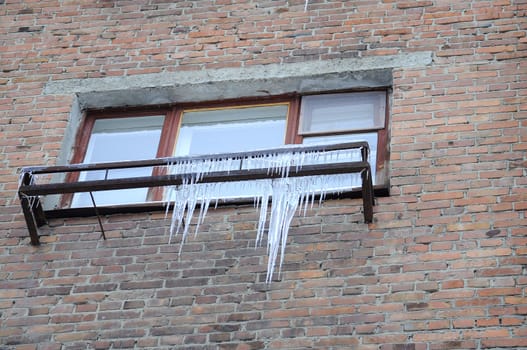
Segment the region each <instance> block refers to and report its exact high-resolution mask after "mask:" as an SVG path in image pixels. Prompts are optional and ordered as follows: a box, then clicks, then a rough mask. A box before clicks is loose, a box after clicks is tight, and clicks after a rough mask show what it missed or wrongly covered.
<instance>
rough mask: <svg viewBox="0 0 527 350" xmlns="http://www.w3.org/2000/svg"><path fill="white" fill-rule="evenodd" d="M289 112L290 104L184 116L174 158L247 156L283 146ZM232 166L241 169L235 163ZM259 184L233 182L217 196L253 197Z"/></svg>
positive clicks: (254, 182) (219, 110) (215, 110)
mask: <svg viewBox="0 0 527 350" xmlns="http://www.w3.org/2000/svg"><path fill="white" fill-rule="evenodd" d="M287 112H288V105H287V104H278V105H267V106H252V107H244V108H222V109H210V110H198V111H189V112H185V113H184V114H183V120H182V123H181V127H180V130H179V134H178V139H177V144H176V149H175V155H176V156H186V155H202V154H214V153H228V152H248V151H254V150H259V149H269V148H275V147H280V146H283V145H284V142H285V130H286V118H287ZM231 166H232V169H237V168H239V164H238V163H236V162H234V163H232V164H231ZM225 170H226V169H225ZM259 182H260V181H258V180H257V181H250V182H243V183H242V182H232V183H230V184H229V186H228V189H226V187H225V186H223V190H222V192H221V193H217V194H216V195H215V196H216V197H217V198H222V199H228V198H246V197H252V195H253V194H254V193H256V191H255V189H256V188H258V187H257V186H258V183H259Z"/></svg>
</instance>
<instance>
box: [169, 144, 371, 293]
mask: <svg viewBox="0 0 527 350" xmlns="http://www.w3.org/2000/svg"><path fill="white" fill-rule="evenodd" d="M360 157H361V153H360V150H357V149H352V150H349V149H348V150H340V151H332V152H327V153H321V152H302V151H294V152H288V153H280V154H265V155H257V156H253V157H248V158H220V159H217V158H214V157H211V158H209V159H200V160H196V159H192V160H182V161H181V162H176V163H173V164H171V165H170V166H169V173H170V174H181V176H182V182H183V183H182V185H178V186H171V187H168V188H167V193H166V194H165V198H166V199H167V202H166V213H167V215H168V212H169V210H170V208H172V219H171V225H170V238H169V242H171V240H172V238H173V236H174V235H177V234H179V233H180V232H182V239H181V246H180V250H179V253H180V254H181V251H182V249H183V245H184V243H185V242H186V240H187V237H188V235H189V232H190V223H191V221H192V218H193V216H194V212H195V211H196V208H197V207H198V206H199V216H198V219H197V223H196V227H195V230H194V234H197V233H198V230H199V226H200V224H202V223H203V221H204V219H205V215H206V214H207V211H208V209H209V206H210V204H211V202H215V205H217V204H218V200H221V199H225V198H252V199H253V201H254V206H255V208H256V209H257V210H259V211H260V216H259V221H258V228H257V234H256V247H259V246H260V245H261V243H262V241H263V237H264V233H265V232H266V221H267V216H268V211H269V202H271V208H270V215H269V224H268V226H267V253H268V264H267V276H266V282H267V283H270V282H271V281H272V279H273V272H274V270H275V265H276V262H277V258H278V253H279V252H280V262H279V274H280V272H281V268H282V264H283V260H284V253H285V247H286V242H287V236H288V232H289V227H290V225H291V221H292V219H293V216H294V214H295V212H296V211H297V210H299V211H300V212H303V214H304V215H305V214H306V211H307V209H308V208H309V207H312V206H313V204H314V201H315V196H317V195H318V196H319V201H322V200H323V199H324V196H325V194H326V193H328V192H339V191H340V190H342V189H349V188H351V187H354V186H357V185H358V184H360V174H358V173H351V174H339V175H329V176H308V177H289V171H290V169H295V170H296V171H298V170H299V169H301V168H302V166H303V165H307V164H324V163H336V162H346V161H348V162H349V161H357V160H360V159H361V158H360ZM250 169H267V173H268V174H279V175H280V177H278V178H274V179H262V180H252V181H236V182H214V183H200V181H201V180H202V178H203V176H204V175H206V174H208V173H213V172H220V171H227V172H229V171H233V170H247V171H249V170H250ZM170 203H173V204H172V206H171V205H170Z"/></svg>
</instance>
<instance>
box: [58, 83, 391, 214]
mask: <svg viewBox="0 0 527 350" xmlns="http://www.w3.org/2000/svg"><path fill="white" fill-rule="evenodd" d="M375 91H377V92H384V93H385V98H386V104H385V116H384V127H383V128H375V129H359V130H353V131H349V130H342V131H331V132H316V133H309V134H306V135H303V134H301V131H300V130H299V128H300V112H301V111H300V109H301V100H302V97H303V96H310V95H326V94H339V93H360V92H375ZM389 96H390V89H389V88H379V89H366V90H357V89H354V90H339V91H334V90H333V91H323V92H317V93H310V94H302V95H301V94H286V95H276V96H265V97H260V98H239V99H230V100H220V101H204V102H184V103H176V104H171V105H162V106H148V107H127V108H108V109H102V110H88V111H84V113H83V118H82V121H81V123H80V127H79V129H78V132H77V135H76V138H75V140H76V141H75V145H74V148H73V152H72V157H71V161H70V164H80V163H83V161H84V158H85V156H86V151H87V148H88V143H89V141H90V137H91V134H92V131H93V127H94V124H95V121H96V120H97V119H104V118H130V117H144V116H149V115H150V116H151V115H164V116H165V120H164V123H163V128H162V130H161V138H160V142H159V145H158V149H157V154H156V157H157V158H162V157H171V156H172V155H173V152H174V150H175V147H176V144H177V139H178V137H179V130H180V127H181V123H182V120H183V113H184V112H185V111H196V110H206V109H222V108H243V107H248V106H265V105H273V104H282V103H284V104H285V103H287V104H288V111H287V116H286V130H285V137H284V145H287V144H302V143H303V139H304V137H312V136H326V135H352V134H360V133H365V132H376V133H377V159H376V160H375V166H376V174H377V176H376V179H374V180H377V181H374V183H375V185H374V187H375V188H378V189H382V190H386V189H387V187H388V181H387V180H388V176H387V173H386V172H387V164H388V157H389V148H388V134H389V132H388V129H389V115H390V106H389V101H390V99H389ZM372 165H373V164H372ZM162 173H163V170H160V169H158V168H154V170H153V173H152V174H153V175H162ZM78 178H79V173H69V174H68V175H67V177H66V181H68V182H74V181H77V180H78ZM72 199H73V195H72V194H64V195H63V196H62V200H61V206H62V207H63V208H66V207H70V205H71V202H72ZM162 200H163V191H162V189H160V188H153V189H150V190H149V191H148V196H147V198H146V200H145V202H149V201H154V202H155V201H162ZM122 205H125V206H126V204H121V205H120V206H122Z"/></svg>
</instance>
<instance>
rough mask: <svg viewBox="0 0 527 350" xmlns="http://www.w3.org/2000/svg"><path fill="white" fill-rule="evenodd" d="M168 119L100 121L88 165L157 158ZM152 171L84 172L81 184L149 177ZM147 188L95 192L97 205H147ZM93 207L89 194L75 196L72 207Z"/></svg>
mask: <svg viewBox="0 0 527 350" xmlns="http://www.w3.org/2000/svg"><path fill="white" fill-rule="evenodd" d="M163 122H164V116H151V117H134V118H110V119H97V120H96V121H95V124H94V126H93V131H92V134H91V136H90V141H89V143H88V147H87V149H86V155H85V157H84V163H102V162H112V161H126V160H142V159H151V158H155V157H156V155H157V149H158V145H159V140H160V137H161V129H162V127H163ZM151 173H152V169H150V168H132V169H116V170H110V171H108V174H105V171H91V172H82V173H81V174H80V176H79V181H91V180H104V179H105V178H107V179H112V178H123V177H140V176H149V175H151ZM147 193H148V189H147V188H138V189H127V190H116V191H99V192H93V196H94V199H95V203H96V204H97V205H110V204H125V203H138V202H144V201H145V200H146V196H147ZM87 206H92V202H91V198H90V196H89V194H88V193H77V194H75V195H74V196H73V202H72V207H87Z"/></svg>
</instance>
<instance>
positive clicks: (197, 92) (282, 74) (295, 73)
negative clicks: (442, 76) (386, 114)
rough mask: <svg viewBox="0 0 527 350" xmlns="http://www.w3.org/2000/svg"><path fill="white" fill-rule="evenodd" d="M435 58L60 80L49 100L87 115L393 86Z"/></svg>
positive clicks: (370, 58)
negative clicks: (67, 100)
mask: <svg viewBox="0 0 527 350" xmlns="http://www.w3.org/2000/svg"><path fill="white" fill-rule="evenodd" d="M431 63H432V53H431V52H415V53H407V54H399V55H391V56H368V57H362V58H349V59H334V60H325V61H309V62H299V63H290V64H272V65H265V66H254V67H243V68H224V69H213V70H202V71H181V72H170V73H156V74H143V75H134V76H121V77H104V78H89V79H71V80H57V81H51V82H49V83H47V84H46V87H45V90H44V93H45V94H49V95H65V94H76V95H77V96H78V102H79V104H80V106H81V108H82V109H86V108H88V109H89V108H105V107H122V106H137V105H160V104H170V103H177V102H201V101H211V100H221V99H230V98H238V97H259V96H266V95H279V94H285V93H301V94H302V93H314V92H318V91H328V90H342V89H353V88H375V87H382V86H390V85H391V84H392V69H394V68H406V67H419V66H426V65H429V64H431Z"/></svg>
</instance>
